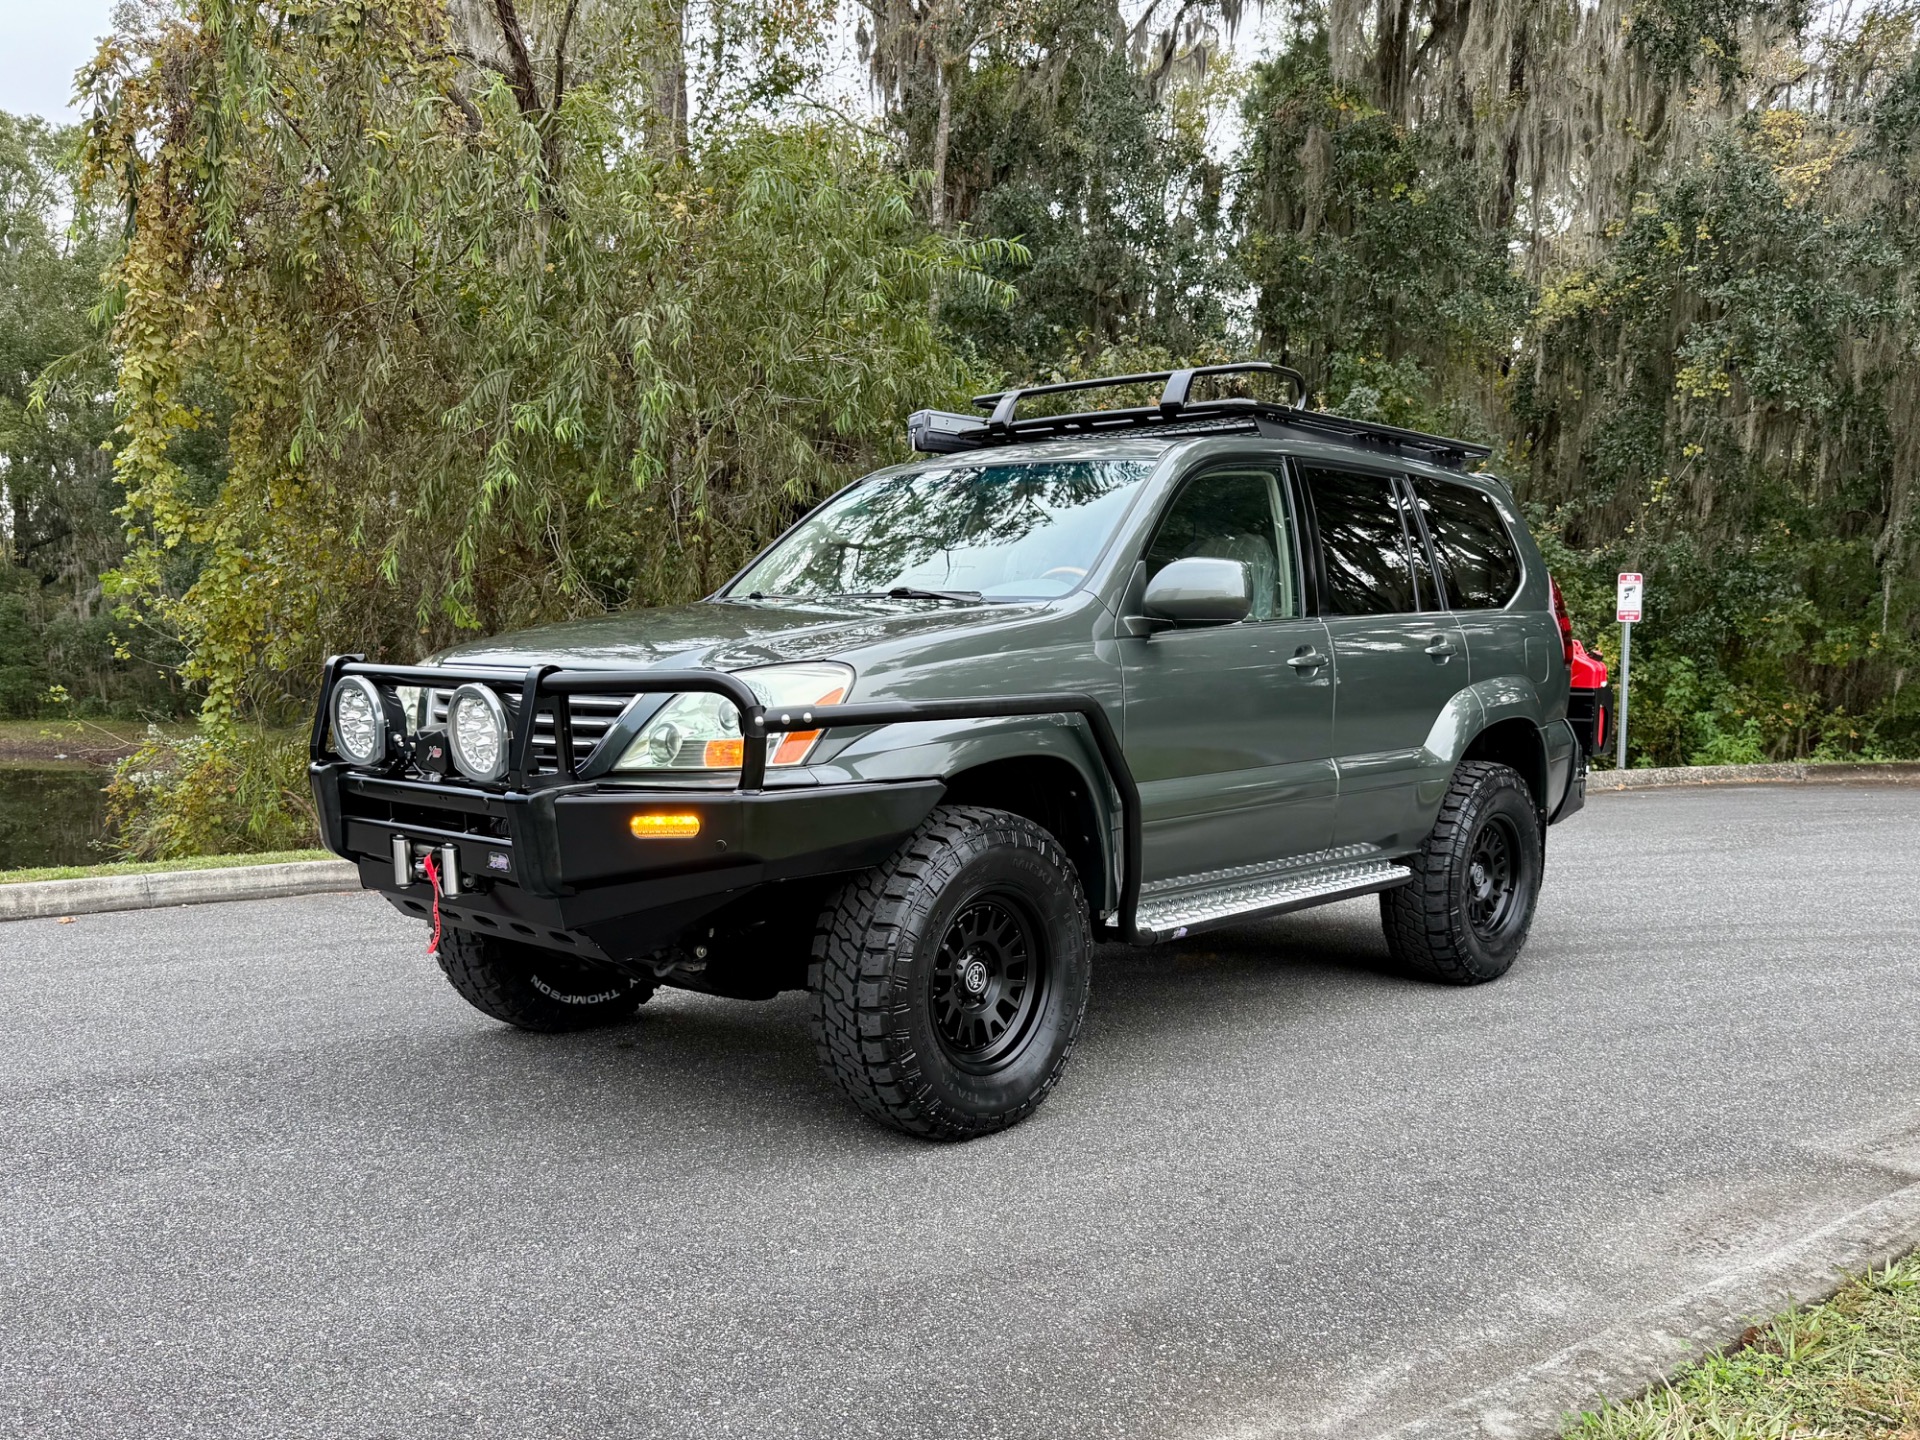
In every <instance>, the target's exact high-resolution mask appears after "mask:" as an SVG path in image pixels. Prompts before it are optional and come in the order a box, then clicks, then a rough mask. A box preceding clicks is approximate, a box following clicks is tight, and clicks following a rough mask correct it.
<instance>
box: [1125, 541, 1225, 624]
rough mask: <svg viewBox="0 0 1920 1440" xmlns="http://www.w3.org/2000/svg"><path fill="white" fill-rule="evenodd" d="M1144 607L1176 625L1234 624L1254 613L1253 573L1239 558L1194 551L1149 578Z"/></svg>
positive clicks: (1141, 602)
mask: <svg viewBox="0 0 1920 1440" xmlns="http://www.w3.org/2000/svg"><path fill="white" fill-rule="evenodd" d="M1140 604H1141V608H1142V609H1144V610H1145V611H1146V612H1147V615H1148V617H1149V618H1150V619H1153V620H1163V621H1172V622H1173V623H1174V624H1176V625H1231V624H1233V623H1234V622H1235V621H1237V620H1244V619H1246V618H1247V616H1249V615H1250V614H1252V613H1253V577H1252V575H1251V573H1250V572H1249V571H1248V569H1247V567H1246V564H1245V563H1244V562H1243V561H1239V560H1218V559H1215V558H1213V557H1212V556H1208V555H1190V556H1188V557H1187V558H1186V559H1184V560H1175V561H1172V562H1171V563H1169V564H1167V565H1165V566H1163V567H1162V568H1161V570H1160V573H1159V574H1157V575H1155V576H1154V577H1153V579H1151V580H1149V581H1148V582H1147V593H1146V594H1145V595H1144V596H1143V597H1142V598H1141V601H1140Z"/></svg>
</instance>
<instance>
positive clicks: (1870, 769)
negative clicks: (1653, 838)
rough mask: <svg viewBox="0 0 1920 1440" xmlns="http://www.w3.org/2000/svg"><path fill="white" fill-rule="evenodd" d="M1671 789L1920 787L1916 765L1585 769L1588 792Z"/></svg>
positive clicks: (1898, 762) (1909, 762)
mask: <svg viewBox="0 0 1920 1440" xmlns="http://www.w3.org/2000/svg"><path fill="white" fill-rule="evenodd" d="M1675 785H1920V762H1916V761H1912V760H1887V761H1881V762H1871V763H1862V764H1848V763H1835V764H1809V763H1806V762H1804V761H1794V762H1791V763H1788V764H1782V765H1674V766H1669V767H1667V768H1665V769H1660V770H1590V771H1588V772H1587V793H1588V794H1589V795H1594V794H1599V793H1602V792H1605V791H1609V790H1656V789H1664V788H1668V787H1671V786H1675Z"/></svg>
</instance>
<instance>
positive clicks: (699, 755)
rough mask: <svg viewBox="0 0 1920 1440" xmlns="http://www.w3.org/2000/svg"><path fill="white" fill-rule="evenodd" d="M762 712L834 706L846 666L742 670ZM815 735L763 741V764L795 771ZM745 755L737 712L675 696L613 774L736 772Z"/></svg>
mask: <svg viewBox="0 0 1920 1440" xmlns="http://www.w3.org/2000/svg"><path fill="white" fill-rule="evenodd" d="M737 678H739V679H741V680H744V681H746V682H747V684H748V686H749V687H751V689H752V690H753V693H754V694H755V695H757V696H759V698H760V703H761V704H762V705H763V706H765V707H766V708H768V709H770V710H772V709H789V710H791V709H793V708H795V707H796V706H803V705H837V704H839V703H840V702H841V701H842V700H844V699H846V698H847V692H848V691H849V690H850V689H851V688H852V687H853V671H852V669H851V668H850V667H848V666H846V665H835V664H830V663H827V662H815V663H808V664H804V665H769V666H767V667H766V668H765V669H761V670H741V671H738V672H737ZM819 740H820V732H819V731H818V730H796V731H794V732H792V733H791V734H787V735H770V736H768V737H767V741H766V744H767V764H769V765H798V764H800V763H801V762H802V761H803V760H805V759H806V758H807V756H808V755H809V754H811V753H812V751H813V747H814V746H815V745H816V744H818V743H819ZM745 754H746V741H745V740H744V739H743V738H742V737H741V734H740V712H739V711H738V710H736V709H734V708H733V702H732V701H731V700H728V699H726V698H725V697H724V696H720V695H706V694H700V693H689V694H685V695H676V696H674V697H673V699H672V700H670V701H668V702H667V704H666V706H665V707H664V708H663V709H662V710H661V711H660V713H659V714H658V715H655V716H654V717H653V719H651V720H649V721H648V722H647V724H646V727H645V728H644V729H642V730H641V731H640V733H639V734H638V735H636V736H634V738H633V743H632V744H631V745H629V746H627V752H626V754H624V755H622V756H621V757H620V763H619V764H617V765H615V766H614V767H613V768H614V769H616V770H738V769H739V768H740V761H741V759H742V757H743V756H744V755H745Z"/></svg>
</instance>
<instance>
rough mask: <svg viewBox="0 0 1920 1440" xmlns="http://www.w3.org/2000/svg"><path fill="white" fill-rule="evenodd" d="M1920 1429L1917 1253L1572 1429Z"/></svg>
mask: <svg viewBox="0 0 1920 1440" xmlns="http://www.w3.org/2000/svg"><path fill="white" fill-rule="evenodd" d="M1916 1431H1920V1259H1916V1258H1913V1257H1909V1258H1907V1259H1905V1260H1900V1261H1895V1262H1893V1263H1891V1264H1888V1265H1885V1266H1882V1267H1879V1268H1877V1269H1872V1270H1869V1271H1868V1272H1867V1273H1866V1274H1865V1275H1862V1276H1860V1277H1858V1278H1857V1279H1855V1280H1853V1281H1851V1282H1849V1283H1848V1284H1847V1285H1846V1286H1844V1287H1843V1288H1842V1289H1841V1291H1840V1293H1839V1294H1838V1295H1836V1296H1834V1297H1833V1299H1831V1300H1829V1301H1827V1302H1826V1303H1825V1304H1822V1305H1814V1306H1810V1307H1807V1308H1805V1309H1800V1308H1795V1309H1792V1310H1789V1311H1787V1312H1786V1313H1785V1314H1784V1315H1781V1316H1778V1317H1777V1318H1775V1319H1773V1320H1772V1321H1769V1322H1767V1323H1765V1324H1760V1325H1755V1326H1753V1327H1752V1328H1751V1329H1749V1330H1748V1331H1747V1332H1746V1334H1745V1335H1743V1336H1742V1337H1741V1343H1740V1344H1739V1345H1737V1346H1735V1347H1734V1348H1732V1349H1730V1350H1728V1351H1726V1352H1725V1353H1722V1354H1715V1355H1708V1356H1706V1357H1704V1358H1703V1359H1701V1360H1698V1361H1696V1362H1695V1363H1694V1364H1692V1365H1690V1366H1689V1367H1687V1369H1686V1370H1684V1371H1682V1372H1681V1373H1680V1374H1679V1375H1678V1376H1676V1377H1675V1378H1674V1380H1673V1381H1672V1383H1671V1384H1668V1385H1665V1386H1663V1387H1661V1388H1660V1389H1658V1390H1655V1391H1653V1392H1652V1393H1651V1394H1648V1395H1646V1396H1643V1397H1641V1398H1640V1399H1637V1400H1629V1401H1625V1402H1622V1403H1619V1404H1614V1405H1609V1406H1606V1407H1605V1408H1604V1409H1601V1410H1598V1411H1595V1412H1594V1413H1592V1414H1589V1415H1585V1416H1583V1417H1581V1420H1580V1422H1579V1423H1578V1424H1577V1425H1575V1426H1574V1427H1573V1428H1572V1429H1570V1430H1568V1431H1567V1440H1727V1437H1735V1436H1737V1437H1740V1440H1774V1437H1778V1440H1797V1437H1802V1436H1807V1437H1811V1436H1816V1435H1817V1436H1821V1437H1831V1440H1883V1437H1885V1440H1893V1437H1898V1436H1904V1435H1911V1434H1914V1433H1915V1432H1916Z"/></svg>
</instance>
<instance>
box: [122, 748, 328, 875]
mask: <svg viewBox="0 0 1920 1440" xmlns="http://www.w3.org/2000/svg"><path fill="white" fill-rule="evenodd" d="M107 816H108V819H109V821H110V822H111V823H112V825H113V826H114V829H115V831H116V833H117V835H118V837H119V848H120V849H121V851H122V852H123V853H124V854H126V855H127V856H129V857H130V858H132V859H135V860H172V859H176V858H178V857H181V856H188V855H241V854H246V853H249V852H252V851H263V850H300V849H310V848H312V847H313V846H314V845H315V844H317V843H318V840H319V828H318V822H317V820H316V818H315V816H314V811H313V795H312V792H311V790H310V789H309V787H308V785H307V737H306V736H305V734H303V733H300V732H296V731H278V730H267V729H263V728H261V727H259V726H253V725H226V726H207V727H205V728H203V730H202V731H201V732H200V733H199V734H195V735H185V736H175V735H168V734H166V733H165V732H163V731H162V730H160V729H159V727H157V726H155V727H153V728H151V729H150V730H149V731H148V734H147V739H146V743H144V744H143V745H142V746H141V747H140V748H139V749H138V750H137V751H135V752H134V753H133V754H132V755H130V756H129V757H128V758H127V759H125V760H123V761H121V762H120V765H119V767H118V768H117V769H116V770H115V772H114V776H113V781H112V783H111V784H110V785H109V786H108V787H107Z"/></svg>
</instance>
